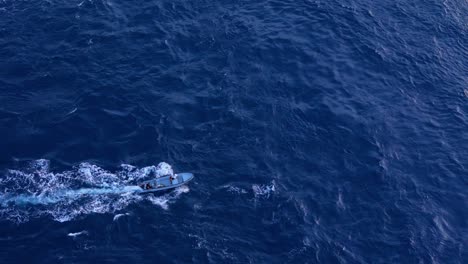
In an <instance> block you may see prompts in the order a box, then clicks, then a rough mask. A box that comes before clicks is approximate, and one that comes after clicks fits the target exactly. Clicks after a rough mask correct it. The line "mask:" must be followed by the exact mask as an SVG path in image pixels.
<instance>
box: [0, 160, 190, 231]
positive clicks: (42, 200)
mask: <svg viewBox="0 0 468 264" xmlns="http://www.w3.org/2000/svg"><path fill="white" fill-rule="evenodd" d="M49 165H50V162H49V161H48V160H36V161H33V162H31V164H30V165H29V166H27V167H26V168H25V169H22V170H8V171H6V173H5V175H2V177H1V178H0V219H7V220H10V221H14V222H17V223H21V222H26V221H29V220H30V219H32V218H37V217H41V216H46V215H48V216H51V217H52V218H53V219H54V220H56V221H60V222H65V221H70V220H73V219H75V218H76V217H78V216H82V215H87V214H91V213H113V212H116V211H118V210H121V209H124V208H125V207H126V206H128V205H129V204H131V203H135V202H140V201H142V200H147V201H149V202H151V203H153V204H155V205H159V206H160V207H162V208H163V209H168V204H170V203H171V202H173V201H174V200H176V199H177V198H178V197H179V196H180V194H182V193H184V192H188V190H189V189H188V187H187V186H183V187H181V188H179V189H177V190H176V191H175V192H171V193H169V194H166V195H163V196H159V197H154V196H153V195H145V196H141V195H138V194H136V193H135V191H136V190H139V187H137V186H135V185H136V184H137V183H138V182H140V181H142V180H146V179H149V178H154V177H160V176H163V175H167V174H170V173H172V168H171V166H170V165H169V164H167V163H164V162H161V163H159V164H158V166H148V167H143V168H137V167H134V166H132V165H128V164H122V165H121V168H120V169H119V170H118V171H116V172H114V173H112V172H109V171H106V170H104V169H102V168H100V167H99V166H96V165H93V164H90V163H81V164H80V165H78V166H77V167H76V168H74V169H72V170H70V171H64V172H51V171H50V169H49Z"/></svg>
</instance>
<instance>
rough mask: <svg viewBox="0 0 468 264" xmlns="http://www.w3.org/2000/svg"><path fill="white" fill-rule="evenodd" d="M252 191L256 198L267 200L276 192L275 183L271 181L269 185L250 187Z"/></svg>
mask: <svg viewBox="0 0 468 264" xmlns="http://www.w3.org/2000/svg"><path fill="white" fill-rule="evenodd" d="M252 190H253V192H254V195H255V197H256V198H260V197H264V198H269V197H270V195H271V194H272V193H274V192H275V191H276V186H275V181H272V182H271V184H269V185H266V184H262V185H261V184H254V185H252Z"/></svg>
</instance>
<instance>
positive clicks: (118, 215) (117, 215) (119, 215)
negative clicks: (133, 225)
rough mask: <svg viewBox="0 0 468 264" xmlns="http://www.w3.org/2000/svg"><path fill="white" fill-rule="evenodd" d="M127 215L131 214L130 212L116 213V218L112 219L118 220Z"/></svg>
mask: <svg viewBox="0 0 468 264" xmlns="http://www.w3.org/2000/svg"><path fill="white" fill-rule="evenodd" d="M126 215H130V214H129V213H125V214H116V215H114V219H113V220H112V221H117V220H118V219H119V218H121V217H122V216H126Z"/></svg>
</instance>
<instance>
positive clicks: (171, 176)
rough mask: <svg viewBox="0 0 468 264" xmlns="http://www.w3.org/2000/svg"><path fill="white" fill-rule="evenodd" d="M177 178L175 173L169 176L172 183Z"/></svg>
mask: <svg viewBox="0 0 468 264" xmlns="http://www.w3.org/2000/svg"><path fill="white" fill-rule="evenodd" d="M175 178H176V177H175V176H174V175H173V174H171V175H170V176H169V181H171V184H172V181H173V180H175Z"/></svg>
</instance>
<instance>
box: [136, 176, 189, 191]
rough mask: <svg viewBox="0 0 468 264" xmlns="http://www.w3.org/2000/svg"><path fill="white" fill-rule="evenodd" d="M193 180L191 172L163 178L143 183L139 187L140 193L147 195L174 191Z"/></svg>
mask: <svg viewBox="0 0 468 264" xmlns="http://www.w3.org/2000/svg"><path fill="white" fill-rule="evenodd" d="M193 178H194V176H193V174H192V173H189V172H183V173H176V174H174V175H167V176H162V177H159V178H156V179H154V180H149V181H145V182H142V183H141V184H140V185H139V186H140V188H141V190H140V191H138V193H140V194H147V193H155V192H160V191H166V190H170V189H174V188H177V187H179V186H182V185H184V184H186V183H188V182H189V181H191V180H192V179H193Z"/></svg>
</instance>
